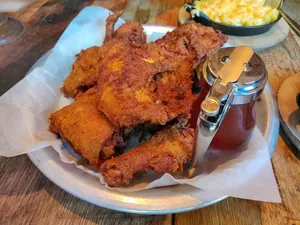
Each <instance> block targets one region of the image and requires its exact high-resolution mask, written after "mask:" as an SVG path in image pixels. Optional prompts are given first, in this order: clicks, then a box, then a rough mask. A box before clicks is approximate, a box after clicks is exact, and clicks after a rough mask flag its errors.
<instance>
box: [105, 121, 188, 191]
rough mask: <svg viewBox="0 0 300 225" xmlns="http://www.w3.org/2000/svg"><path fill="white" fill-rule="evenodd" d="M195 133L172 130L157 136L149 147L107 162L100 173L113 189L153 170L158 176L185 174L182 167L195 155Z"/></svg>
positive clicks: (141, 146) (152, 139) (136, 149)
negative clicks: (180, 172) (162, 174)
mask: <svg viewBox="0 0 300 225" xmlns="http://www.w3.org/2000/svg"><path fill="white" fill-rule="evenodd" d="M193 144H194V131H193V130H192V129H190V128H178V127H175V126H173V127H170V128H166V129H164V130H162V131H160V132H158V133H157V134H156V135H155V136H153V137H152V138H151V139H150V140H149V141H147V142H146V143H144V144H142V145H140V146H138V147H136V148H134V149H132V150H131V151H129V152H127V153H124V154H123V155H120V156H117V157H116V158H113V159H109V160H107V161H105V162H104V163H103V164H102V165H101V167H100V171H101V174H102V176H103V177H104V179H105V182H106V183H107V184H108V185H109V186H111V187H117V186H120V185H127V184H129V182H130V181H131V179H132V178H133V176H134V174H135V173H137V172H140V171H147V170H149V169H152V170H154V171H155V172H157V173H174V172H177V171H183V164H184V163H186V162H187V161H188V160H191V158H192V154H193Z"/></svg>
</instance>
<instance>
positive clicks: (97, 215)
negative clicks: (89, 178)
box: [0, 0, 300, 225]
mask: <svg viewBox="0 0 300 225" xmlns="http://www.w3.org/2000/svg"><path fill="white" fill-rule="evenodd" d="M91 4H94V5H101V6H104V7H106V8H108V9H110V10H112V11H117V10H120V9H125V12H124V14H123V18H124V19H125V20H137V21H139V22H140V23H158V24H166V25H174V26H176V25H177V13H178V10H179V7H181V6H182V5H183V4H184V0H128V1H127V0H112V1H110V0H101V1H95V2H94V1H89V0H40V1H37V2H36V3H35V4H33V5H31V6H30V7H28V8H26V9H24V10H23V11H21V12H18V13H15V14H12V15H11V16H13V17H15V18H18V19H20V20H21V21H22V22H23V23H24V24H25V26H26V32H25V34H24V35H23V37H22V38H20V39H19V40H17V41H15V42H13V43H12V44H9V45H6V46H3V47H0V94H1V95H2V94H3V93H4V92H6V91H7V90H8V89H9V88H10V87H12V86H13V85H14V84H15V83H17V82H18V81H19V80H21V79H22V78H23V77H24V75H25V74H26V72H27V71H28V70H29V68H30V67H31V66H32V65H33V64H34V62H35V61H37V60H38V59H39V58H40V57H41V56H42V55H43V54H44V53H45V52H47V51H48V50H49V49H51V48H52V47H53V46H54V44H55V43H56V41H57V40H58V38H59V37H60V35H61V34H62V32H63V31H64V29H65V28H66V27H67V25H68V24H69V23H70V21H71V20H72V19H73V18H74V17H75V16H76V15H77V14H78V12H79V11H80V10H81V9H82V8H83V7H85V6H87V5H91ZM299 7H300V0H286V2H285V3H284V7H283V9H284V11H285V12H287V13H288V14H289V15H290V16H291V17H293V19H295V20H296V21H297V22H298V23H300V13H299ZM260 55H261V56H262V58H263V59H264V61H265V63H266V64H267V68H268V71H269V82H270V83H271V86H272V88H273V90H274V92H275V93H277V91H278V89H279V87H280V85H281V83H282V82H283V81H284V80H285V79H286V78H287V77H289V76H291V75H294V74H298V75H299V79H300V39H299V38H298V37H296V35H295V34H294V33H293V32H291V33H290V34H289V36H288V38H287V39H286V40H285V41H284V42H282V43H281V44H279V45H277V46H275V47H272V48H270V49H267V50H265V51H263V52H260ZM299 155H300V154H299V152H297V150H296V149H295V148H293V146H292V145H290V142H289V140H288V139H287V138H286V136H285V135H284V133H283V131H282V130H281V136H280V137H279V141H278V144H277V148H276V151H275V154H274V156H273V159H272V162H273V168H274V171H275V176H276V179H277V182H278V185H279V189H280V193H281V197H282V201H283V203H282V204H272V203H263V202H256V201H247V200H241V199H235V198H229V199H226V200H224V201H222V202H220V203H217V204H215V205H212V206H209V207H207V208H203V209H199V210H195V211H192V212H187V213H180V214H176V215H163V216H146V215H137V214H127V213H121V212H116V211H112V210H108V209H104V208H101V207H97V206H94V205H91V204H89V203H86V202H84V201H81V200H79V199H77V198H75V197H73V196H72V195H70V194H68V193H66V192H65V191H63V190H61V189H60V188H59V187H57V186H56V185H54V184H53V183H52V182H51V181H49V180H48V179H47V178H46V177H45V176H44V175H43V174H42V173H40V172H39V171H38V170H37V168H36V167H35V166H34V165H33V164H32V163H31V161H30V160H29V159H28V157H27V156H19V157H14V158H4V157H0V224H3V225H19V224H22V225H23V224H42V225H46V224H54V225H59V224H62V225H68V224H70V225H76V224H166V225H171V224H187V225H189V224H190V225H194V224H201V225H205V224H207V225H208V224H209V225H216V224H228V225H229V224H230V225H234V224H243V225H244V224H249V225H259V224H262V225H276V224H278V225H283V224H289V225H300V161H299ZM262 191H267V190H262Z"/></svg>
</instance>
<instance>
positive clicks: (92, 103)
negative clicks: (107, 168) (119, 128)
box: [50, 88, 116, 165]
mask: <svg viewBox="0 0 300 225" xmlns="http://www.w3.org/2000/svg"><path fill="white" fill-rule="evenodd" d="M95 93H96V91H95V88H92V89H90V90H89V91H87V92H86V93H84V94H82V95H81V96H78V98H76V100H75V101H74V102H73V103H71V104H70V105H68V106H66V107H64V108H62V109H60V110H58V111H56V112H54V113H52V114H51V115H50V130H51V131H52V132H54V133H57V134H59V135H60V136H61V138H62V139H63V140H65V141H67V142H68V143H69V144H70V145H71V146H72V147H73V149H74V150H75V151H76V152H77V153H78V154H80V155H81V156H82V157H84V158H85V159H87V160H88V161H89V163H91V164H93V165H97V164H98V162H99V157H100V153H101V156H102V159H107V158H109V157H111V156H112V155H113V154H114V153H115V152H114V142H113V141H112V138H113V136H114V132H115V131H116V130H115V128H114V127H113V126H112V124H111V123H110V122H109V121H108V120H107V119H106V118H105V117H104V115H103V114H101V113H100V112H99V111H98V110H97V107H96V95H95ZM102 151H104V152H102Z"/></svg>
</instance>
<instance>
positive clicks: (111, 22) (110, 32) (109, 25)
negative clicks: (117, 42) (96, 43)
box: [103, 10, 124, 43]
mask: <svg viewBox="0 0 300 225" xmlns="http://www.w3.org/2000/svg"><path fill="white" fill-rule="evenodd" d="M123 12H124V10H120V11H119V12H116V13H114V14H112V15H109V16H108V17H107V19H106V32H105V37H104V41H103V43H106V42H107V41H109V40H111V39H113V38H114V35H115V24H116V22H117V21H118V19H119V17H120V16H121V15H122V14H123Z"/></svg>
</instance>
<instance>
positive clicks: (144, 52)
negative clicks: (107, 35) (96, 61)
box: [97, 23, 226, 127]
mask: <svg viewBox="0 0 300 225" xmlns="http://www.w3.org/2000/svg"><path fill="white" fill-rule="evenodd" d="M189 28H190V29H191V31H190V32H185V30H189ZM177 30H179V31H177ZM208 34H209V35H208ZM166 36H167V38H163V39H162V40H158V41H156V42H153V43H150V44H146V45H142V46H139V47H132V46H124V47H123V48H122V49H121V50H118V49H113V50H109V51H108V52H107V54H106V57H105V59H103V60H102V61H101V62H100V65H99V78H98V85H97V86H98V91H99V100H98V101H99V102H98V107H99V110H101V111H102V112H103V113H104V114H105V115H106V116H107V118H108V119H109V120H110V121H111V122H112V124H114V126H116V127H132V126H134V125H136V124H140V123H145V122H150V123H155V124H161V125H164V124H166V123H167V122H168V121H170V120H172V119H174V118H176V117H178V116H180V115H182V114H185V115H187V116H188V115H189V111H190V108H191V103H192V101H191V97H190V98H188V97H182V96H191V93H192V92H191V89H192V82H191V76H192V73H193V65H194V66H195V65H197V64H198V62H201V61H203V60H204V59H206V57H207V56H208V55H209V54H210V53H211V52H213V51H214V50H216V49H217V48H219V47H220V46H222V45H223V44H224V42H225V41H226V37H225V36H224V35H222V34H220V33H219V32H217V31H214V30H212V29H211V28H207V27H204V26H201V25H198V24H197V25H195V24H194V23H189V24H186V25H183V26H182V27H179V28H177V29H175V30H174V31H173V32H170V33H168V34H167V35H166ZM195 38H198V41H197V42H195ZM206 39H211V40H213V41H208V40H206ZM199 43H200V44H199ZM204 43H205V44H204ZM206 44H207V45H206ZM157 75H162V77H163V78H162V79H161V81H155V77H157ZM153 83H154V86H155V87H156V88H155V89H153V88H152V86H151V84H153ZM149 84H150V85H149ZM179 92H180V95H181V97H179V96H178V94H179ZM168 99H169V100H168ZM166 103H167V104H166ZM176 105H177V106H178V107H176ZM182 106H185V107H182Z"/></svg>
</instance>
